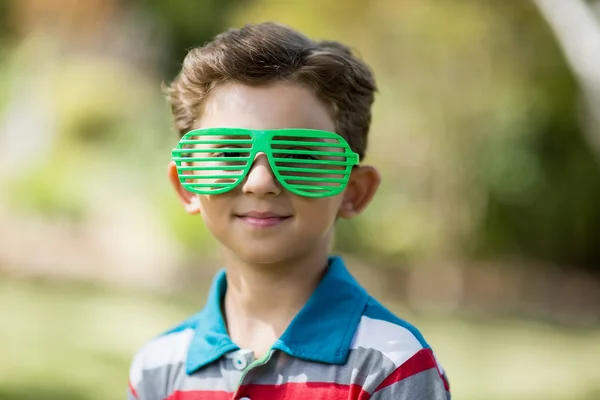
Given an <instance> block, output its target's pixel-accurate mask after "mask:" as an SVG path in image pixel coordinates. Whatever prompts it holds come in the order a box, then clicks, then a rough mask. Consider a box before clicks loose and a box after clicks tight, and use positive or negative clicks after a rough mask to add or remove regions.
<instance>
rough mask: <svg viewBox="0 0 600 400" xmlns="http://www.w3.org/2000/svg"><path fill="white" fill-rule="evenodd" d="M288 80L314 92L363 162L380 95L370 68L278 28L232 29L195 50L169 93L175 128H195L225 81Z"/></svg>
mask: <svg viewBox="0 0 600 400" xmlns="http://www.w3.org/2000/svg"><path fill="white" fill-rule="evenodd" d="M279 80H286V81H294V82H299V83H301V84H304V85H307V86H308V87H310V88H311V89H312V90H314V93H315V95H316V96H317V97H318V98H319V99H321V101H323V102H324V103H325V104H327V105H328V106H329V107H330V109H331V112H332V115H333V118H334V121H335V125H336V131H337V133H339V134H340V135H342V136H344V137H345V138H346V140H347V141H348V143H349V144H350V147H351V148H352V150H354V151H355V152H357V153H358V154H359V156H360V158H361V159H362V158H363V157H364V155H365V151H366V148H367V135H368V132H369V126H370V124H371V105H372V104H373V98H374V92H375V91H376V90H377V89H376V86H375V79H374V77H373V73H372V72H371V69H370V68H369V67H368V66H367V65H366V64H365V63H364V62H362V61H361V60H359V59H358V58H356V57H355V56H354V55H353V54H352V52H351V50H350V49H349V48H348V47H346V46H344V45H343V44H341V43H338V42H333V41H318V42H317V41H313V40H311V39H309V38H307V37H306V36H304V35H302V34H301V33H299V32H297V31H295V30H293V29H291V28H289V27H286V26H283V25H280V24H275V23H270V22H267V23H261V24H257V25H246V26H244V27H243V28H241V29H230V30H228V31H226V32H224V33H222V34H220V35H218V36H216V37H215V38H214V40H213V41H211V42H209V43H208V44H206V45H204V46H203V47H198V48H195V49H192V50H191V51H190V52H189V53H188V54H187V56H186V57H185V60H184V61H183V67H182V69H181V72H180V73H179V75H178V76H177V77H176V78H175V80H174V81H173V83H172V84H171V86H169V87H168V88H167V93H168V98H169V102H170V104H171V111H172V113H173V123H174V126H175V129H176V130H177V131H178V132H179V134H180V135H184V134H185V133H186V132H188V131H190V130H192V129H193V127H194V124H195V122H196V120H197V119H198V118H199V117H200V116H201V112H202V105H203V102H204V101H205V100H206V99H207V97H208V95H209V93H210V91H211V89H212V88H214V87H215V86H216V85H218V84H219V83H222V82H227V81H234V82H239V83H242V84H246V85H253V86H256V85H264V84H268V83H271V82H275V81H279Z"/></svg>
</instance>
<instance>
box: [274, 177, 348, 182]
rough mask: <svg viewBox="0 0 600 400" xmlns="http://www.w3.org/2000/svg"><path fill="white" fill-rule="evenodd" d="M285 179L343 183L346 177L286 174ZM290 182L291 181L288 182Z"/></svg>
mask: <svg viewBox="0 0 600 400" xmlns="http://www.w3.org/2000/svg"><path fill="white" fill-rule="evenodd" d="M284 179H285V180H286V181H313V182H314V181H316V182H333V183H343V182H345V181H346V179H343V178H319V177H317V178H315V177H314V176H285V177H284ZM288 184H289V182H288Z"/></svg>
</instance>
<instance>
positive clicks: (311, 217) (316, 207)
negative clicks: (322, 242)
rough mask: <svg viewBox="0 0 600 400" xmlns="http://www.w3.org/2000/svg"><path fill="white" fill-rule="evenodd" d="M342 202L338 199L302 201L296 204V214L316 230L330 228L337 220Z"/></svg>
mask: <svg viewBox="0 0 600 400" xmlns="http://www.w3.org/2000/svg"><path fill="white" fill-rule="evenodd" d="M340 204H341V200H340V199H338V198H337V197H333V198H325V199H312V200H311V199H301V200H300V201H299V202H298V203H297V204H296V207H295V209H296V212H297V213H298V215H299V216H300V217H301V219H302V221H306V225H308V226H309V227H311V228H314V229H315V230H321V229H324V228H328V227H329V226H330V225H332V224H333V222H334V221H335V219H336V216H337V214H338V211H339V209H340Z"/></svg>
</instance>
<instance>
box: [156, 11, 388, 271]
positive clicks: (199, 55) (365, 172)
mask: <svg viewBox="0 0 600 400" xmlns="http://www.w3.org/2000/svg"><path fill="white" fill-rule="evenodd" d="M375 90H376V88H375V82H374V78H373V75H372V73H371V71H370V69H369V68H368V67H367V66H366V64H364V63H363V62H362V61H360V60H358V59H357V58H355V57H354V56H353V55H352V53H351V52H350V50H349V49H347V48H346V47H345V46H343V45H341V44H339V43H336V42H315V41H312V40H310V39H308V38H307V37H305V36H303V35H302V34H300V33H298V32H296V31H294V30H292V29H290V28H288V27H285V26H282V25H277V24H273V23H264V24H259V25H253V26H246V27H244V28H242V29H234V30H229V31H227V32H225V33H223V34H221V35H219V36H217V37H216V38H215V39H214V40H213V41H212V42H210V43H208V44H207V45H205V46H204V47H201V48H196V49H193V50H192V51H190V52H189V54H188V56H187V57H186V59H185V61H184V63H183V68H182V70H181V72H180V74H179V75H178V77H177V78H176V79H175V81H174V82H173V83H172V85H171V86H170V87H169V88H168V93H169V99H170V103H171V108H172V112H173V118H174V124H175V128H176V130H177V131H178V132H179V134H180V135H181V136H183V135H184V134H186V133H187V132H189V131H192V130H194V129H203V128H223V127H229V128H245V129H255V130H269V129H286V128H304V129H313V130H321V131H330V132H335V133H337V134H339V135H341V136H342V137H343V138H344V139H345V140H346V141H347V143H348V144H349V146H350V148H351V149H352V150H353V151H354V152H356V153H357V154H358V156H359V158H360V159H361V160H362V158H363V157H364V155H365V151H366V147H367V135H368V131H369V125H370V121H371V105H372V103H373V98H374V92H375ZM230 154H234V155H235V153H230ZM224 169H225V168H224ZM169 175H170V178H171V181H172V183H173V184H174V186H175V188H176V190H177V192H178V194H179V196H180V198H181V199H182V201H183V203H184V205H185V207H186V210H187V211H188V212H189V213H191V214H195V213H200V214H201V215H202V217H203V219H204V220H205V223H206V224H207V227H208V228H209V229H210V230H211V232H212V233H213V234H214V235H215V237H216V238H217V239H218V240H219V241H220V242H221V243H222V244H223V246H224V250H225V251H226V252H228V253H229V254H230V255H232V256H235V257H237V258H240V259H242V260H244V261H246V262H249V263H255V264H266V263H278V262H282V261H285V260H286V259H289V258H295V257H298V256H301V255H303V254H306V253H311V252H312V253H314V252H326V251H327V249H328V245H329V242H330V236H331V230H332V226H333V223H334V221H335V219H336V218H337V217H342V218H350V217H352V216H354V215H356V214H357V213H359V212H361V211H362V210H363V209H364V208H365V207H366V206H367V204H368V203H369V202H370V200H371V198H372V197H373V195H374V194H375V191H376V190H377V187H378V185H379V175H378V173H377V171H376V170H375V169H374V168H372V167H369V166H364V165H359V166H356V167H354V168H353V169H352V173H351V174H350V178H349V181H348V184H347V186H346V188H345V189H344V191H343V192H342V193H340V194H339V195H335V196H330V197H325V198H318V199H316V198H309V197H303V196H298V195H295V194H292V193H290V192H289V191H287V190H286V189H285V188H284V187H283V186H282V185H281V184H280V182H279V181H278V180H277V179H275V176H274V175H273V171H272V170H271V168H270V164H269V161H268V160H267V159H266V155H265V154H263V153H258V154H257V155H256V157H255V158H254V159H253V160H252V166H251V168H250V170H249V172H248V174H247V175H246V176H245V178H244V180H243V181H242V182H241V183H240V184H239V185H237V186H236V187H235V188H234V189H233V190H230V191H228V192H226V193H223V194H216V195H200V194H196V193H192V192H190V191H188V190H186V189H185V188H184V187H183V186H182V184H181V181H180V179H179V176H178V171H177V167H176V165H175V164H174V163H173V162H172V163H171V164H170V167H169Z"/></svg>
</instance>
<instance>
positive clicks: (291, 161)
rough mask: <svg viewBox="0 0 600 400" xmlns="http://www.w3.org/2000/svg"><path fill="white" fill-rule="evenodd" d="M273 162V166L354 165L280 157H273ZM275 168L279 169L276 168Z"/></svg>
mask: <svg viewBox="0 0 600 400" xmlns="http://www.w3.org/2000/svg"><path fill="white" fill-rule="evenodd" d="M273 161H275V164H277V163H282V164H314V165H317V164H319V165H354V164H355V163H353V162H352V161H333V160H304V159H297V160H296V159H290V158H281V157H273ZM277 168H280V167H279V166H277Z"/></svg>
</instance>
